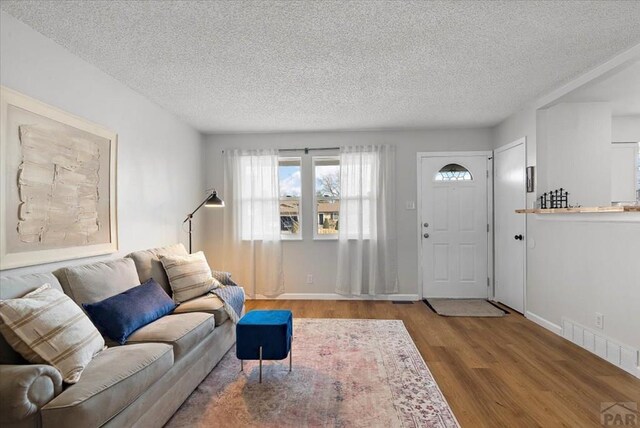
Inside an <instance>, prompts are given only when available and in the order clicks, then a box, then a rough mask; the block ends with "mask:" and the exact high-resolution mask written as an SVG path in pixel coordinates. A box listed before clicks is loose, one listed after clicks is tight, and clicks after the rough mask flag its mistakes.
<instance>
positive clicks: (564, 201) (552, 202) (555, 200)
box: [539, 187, 569, 210]
mask: <svg viewBox="0 0 640 428" xmlns="http://www.w3.org/2000/svg"><path fill="white" fill-rule="evenodd" d="M539 199H540V208H541V209H543V210H544V209H549V208H551V209H555V208H569V192H567V191H565V190H564V189H563V188H562V187H561V188H560V189H556V190H552V191H550V192H548V193H547V192H545V193H543V194H542V196H540V198H539Z"/></svg>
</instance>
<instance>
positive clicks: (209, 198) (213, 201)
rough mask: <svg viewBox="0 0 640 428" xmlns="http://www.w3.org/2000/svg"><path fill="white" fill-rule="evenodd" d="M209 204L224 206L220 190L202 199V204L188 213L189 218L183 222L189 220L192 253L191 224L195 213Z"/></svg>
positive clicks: (190, 249)
mask: <svg viewBox="0 0 640 428" xmlns="http://www.w3.org/2000/svg"><path fill="white" fill-rule="evenodd" d="M205 204H206V205H208V206H212V207H224V201H223V200H222V199H220V198H218V192H216V191H215V190H214V191H213V192H211V194H209V196H207V198H206V199H205V200H204V201H202V203H201V204H200V205H198V207H197V208H196V209H195V210H193V211H192V212H191V214H187V218H185V219H184V221H183V222H182V224H185V223H186V222H189V254H191V251H192V237H191V234H192V227H191V226H192V225H191V221H192V219H193V215H194V214H195V213H196V212H197V211H198V210H199V209H200V208H202V206H203V205H205Z"/></svg>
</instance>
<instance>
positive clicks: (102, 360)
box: [41, 343, 173, 427]
mask: <svg viewBox="0 0 640 428" xmlns="http://www.w3.org/2000/svg"><path fill="white" fill-rule="evenodd" d="M172 365H173V352H172V349H171V346H168V345H166V344H163V343H145V344H138V345H131V346H117V347H115V348H109V349H107V350H106V351H104V352H101V353H100V354H98V355H97V356H96V357H95V358H94V359H93V360H92V361H91V363H89V365H88V366H87V368H86V369H85V372H84V373H83V375H82V378H81V379H80V381H79V382H78V383H76V384H75V385H73V386H71V387H69V388H67V389H66V390H64V391H63V392H62V393H61V394H60V395H58V396H57V397H56V398H54V399H53V400H51V401H50V402H49V403H48V404H47V405H45V406H44V407H43V408H42V414H41V416H42V422H43V423H42V425H43V426H59V427H63V426H69V427H71V426H76V427H81V426H83V427H99V426H102V425H103V424H104V423H106V422H107V421H108V420H109V419H111V418H112V417H113V416H114V415H117V414H118V413H119V412H120V411H122V410H123V409H124V408H126V407H127V406H128V405H130V404H131V403H133V402H134V401H135V400H136V399H137V398H138V397H139V396H140V395H142V393H144V392H145V391H147V390H148V389H149V387H151V385H153V384H154V383H155V382H156V381H158V379H160V378H161V377H162V376H163V375H164V374H165V373H167V371H169V369H170V368H171V366H172Z"/></svg>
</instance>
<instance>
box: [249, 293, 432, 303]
mask: <svg viewBox="0 0 640 428" xmlns="http://www.w3.org/2000/svg"><path fill="white" fill-rule="evenodd" d="M247 299H248V300H404V301H416V302H417V301H418V300H420V298H419V297H418V295H417V294H378V295H359V296H345V295H342V294H338V293H284V294H280V295H279V296H275V297H268V296H262V295H257V296H254V297H247Z"/></svg>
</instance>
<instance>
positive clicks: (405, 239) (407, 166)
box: [204, 129, 492, 295]
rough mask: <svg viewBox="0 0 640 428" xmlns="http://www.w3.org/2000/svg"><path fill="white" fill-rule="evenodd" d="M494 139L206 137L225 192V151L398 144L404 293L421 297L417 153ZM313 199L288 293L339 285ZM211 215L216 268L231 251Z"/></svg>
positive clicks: (460, 133)
mask: <svg viewBox="0 0 640 428" xmlns="http://www.w3.org/2000/svg"><path fill="white" fill-rule="evenodd" d="M491 138H492V133H491V130H490V129H457V130H432V131H426V130H425V131H419V130H416V131H379V132H376V131H367V132H317V133H286V134H234V135H209V136H208V137H207V138H206V142H205V150H204V158H205V162H206V164H207V168H206V170H207V171H206V172H207V176H206V179H207V184H208V185H209V186H211V187H216V188H218V189H220V190H222V188H223V180H224V178H223V177H224V175H223V163H222V149H230V148H258V147H270V148H299V147H336V146H344V145H348V144H383V143H386V144H393V145H395V146H396V171H397V176H396V186H397V193H396V203H397V211H396V217H397V223H398V228H397V230H398V264H399V277H400V278H399V279H400V294H413V295H415V294H417V290H418V284H419V281H418V276H417V275H418V254H417V246H418V231H417V211H416V210H406V209H405V202H407V201H414V202H415V201H416V191H417V184H416V183H417V177H416V163H417V161H416V153H417V152H420V151H463V150H467V151H468V150H489V149H490V148H491V144H492V140H491ZM317 153H322V152H316V154H317ZM311 154H313V152H311V153H310V155H311ZM310 155H309V156H310ZM310 167H311V163H310V158H305V164H304V165H303V168H306V171H305V170H303V175H304V174H306V178H303V180H306V181H307V183H311V175H310V172H311V170H310ZM306 188H310V186H307V187H306ZM303 190H304V188H303ZM223 196H224V195H223ZM308 196H310V195H304V194H303V195H302V198H303V238H304V239H303V240H302V241H284V242H283V246H284V250H283V251H284V272H285V292H286V293H333V292H334V291H335V280H336V278H335V269H336V257H337V254H336V251H337V242H336V241H314V240H313V239H312V236H313V235H312V227H313V225H312V224H311V222H310V221H309V219H311V218H312V214H311V213H312V211H311V210H312V205H311V201H310V198H309V197H308ZM305 197H307V198H306V199H305ZM205 215H206V217H207V219H208V226H207V234H206V236H205V242H206V244H205V251H206V253H207V258H208V259H209V261H210V263H211V264H212V265H213V266H215V265H216V260H221V254H222V252H224V251H225V249H224V248H222V242H221V230H222V217H223V214H222V212H221V211H219V210H207V211H206V212H205ZM308 273H311V274H313V276H314V284H312V285H309V284H306V275H307V274H308Z"/></svg>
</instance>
